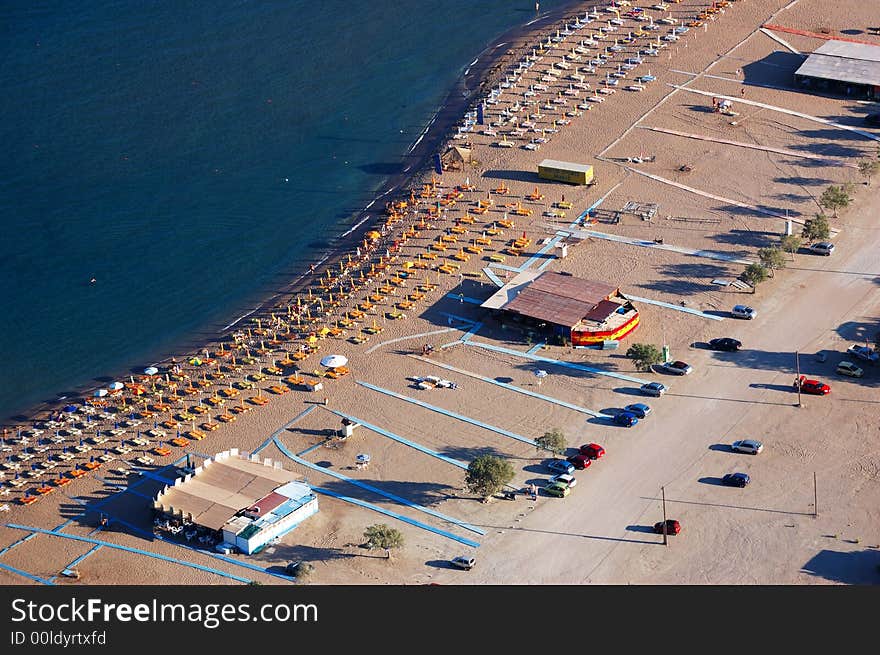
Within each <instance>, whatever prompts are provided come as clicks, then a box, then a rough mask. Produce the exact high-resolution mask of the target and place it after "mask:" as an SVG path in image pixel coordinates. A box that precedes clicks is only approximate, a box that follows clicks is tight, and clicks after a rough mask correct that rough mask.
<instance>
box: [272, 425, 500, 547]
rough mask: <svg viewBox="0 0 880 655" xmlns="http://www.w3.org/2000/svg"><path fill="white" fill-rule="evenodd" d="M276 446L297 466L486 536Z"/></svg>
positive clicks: (278, 445)
mask: <svg viewBox="0 0 880 655" xmlns="http://www.w3.org/2000/svg"><path fill="white" fill-rule="evenodd" d="M275 445H276V446H277V447H278V450H280V451H281V452H282V453H284V454H285V455H287V456H288V457H289V458H290V459H292V460H293V461H294V462H296V463H297V464H302V465H303V466H305V467H307V468H310V469H312V470H313V471H317V472H318V473H323V474H325V475H329V476H331V477H334V478H336V479H337V480H344V481H345V482H348V483H350V484H353V485H355V486H356V487H360V488H361V489H366V490H367V491H372V492H373V493H375V494H378V495H379V496H384V497H385V498H388V499H389V500H394V501H396V502H398V503H400V504H401V505H405V506H406V507H410V508H412V509H415V510H417V511H419V512H424V513H425V514H429V515H430V516H433V517H435V518H438V519H441V520H443V521H446V522H447V523H452V524H453V525H457V526H459V527H460V528H464V529H465V530H470V531H471V532H476V533H477V534H484V532H483V531H482V530H480V528H477V527H474V526H472V525H469V524H467V523H465V522H464V521H459V520H458V519H456V518H453V517H451V516H446V515H445V514H441V513H440V512H438V511H435V510H433V509H431V508H429V507H424V506H422V505H419V504H417V503H414V502H412V501H411V500H407V499H406V498H403V497H402V496H398V495H397V494H392V493H389V492H387V491H383V490H382V489H379V488H378V487H374V486H373V485H371V484H367V483H366V482H361V481H360V480H356V479H355V478H350V477H348V476H347V475H342V473H337V472H336V471H332V470H330V469H325V468H322V467H320V466H318V465H317V464H312V463H311V462H309V461H306V460H304V459H301V458H300V457H297V456H296V455H294V454H293V453H292V452H290V450H288V449H287V447H286V446H285V445H284V444H283V443H281V441H279V440H278V439H275Z"/></svg>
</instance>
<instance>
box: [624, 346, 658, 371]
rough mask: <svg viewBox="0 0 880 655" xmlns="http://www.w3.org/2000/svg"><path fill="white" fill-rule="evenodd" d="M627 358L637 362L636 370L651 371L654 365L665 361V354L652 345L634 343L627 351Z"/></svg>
mask: <svg viewBox="0 0 880 655" xmlns="http://www.w3.org/2000/svg"><path fill="white" fill-rule="evenodd" d="M626 356H627V357H629V358H630V359H633V360H635V363H636V368H637V369H638V370H640V371H650V370H651V367H652V366H653V365H654V364H659V363H660V362H662V361H663V354H662V353H661V352H660V351H659V350H658V349H657V346H655V345H653V344H650V343H634V344H633V345H631V346H630V347H629V349H628V350H627V351H626Z"/></svg>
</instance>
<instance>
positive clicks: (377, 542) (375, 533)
mask: <svg viewBox="0 0 880 655" xmlns="http://www.w3.org/2000/svg"><path fill="white" fill-rule="evenodd" d="M364 538H365V539H366V540H367V548H369V549H370V550H376V549H377V548H384V549H385V557H389V558H390V557H391V549H392V548H400V547H401V546H403V534H401V532H400V530H398V529H397V528H392V527H390V526H388V525H385V524H384V523H374V524H373V525H371V526H369V527H368V528H367V529H366V530H364Z"/></svg>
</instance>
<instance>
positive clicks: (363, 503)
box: [312, 487, 480, 548]
mask: <svg viewBox="0 0 880 655" xmlns="http://www.w3.org/2000/svg"><path fill="white" fill-rule="evenodd" d="M312 491H314V492H316V493H319V494H326V495H327V496H332V497H333V498H338V499H339V500H343V501H345V502H347V503H352V504H353V505H358V506H359V507H364V508H366V509H371V510H373V511H374V512H379V513H380V514H384V515H385V516H390V517H392V518H395V519H397V520H398V521H403V522H404V523H408V524H409V525H414V526H416V527H417V528H421V529H422V530H427V531H428V532H433V533H434V534H439V535H441V536H443V537H446V538H447V539H452V540H453V541H457V542H458V543H460V544H465V545H466V546H472V547H473V548H478V547H479V546H480V544H479V543H477V542H476V541H471V540H470V539H467V538H466V537H459V536H458V535H457V534H452V533H451V532H446V531H445V530H441V529H439V528H435V527H434V526H432V525H428V524H427V523H420V522H419V521H416V520H413V519H411V518H409V517H407V516H403V515H402V514H397V513H396V512H392V511H390V510H387V509H385V508H384V507H379V506H378V505H373V504H372V503H368V502H366V501H363V500H358V499H357V498H351V497H350V496H343V495H342V494H338V493H336V492H335V491H330V490H329V489H324V488H322V487H312Z"/></svg>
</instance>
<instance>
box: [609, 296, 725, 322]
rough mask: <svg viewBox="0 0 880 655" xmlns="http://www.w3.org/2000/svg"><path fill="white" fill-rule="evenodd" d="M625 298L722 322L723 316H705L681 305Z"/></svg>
mask: <svg viewBox="0 0 880 655" xmlns="http://www.w3.org/2000/svg"><path fill="white" fill-rule="evenodd" d="M626 297H627V298H629V299H630V300H635V301H636V302H644V303H648V304H649V305H660V307H666V308H668V309H674V310H675V311H677V312H684V313H685V314H693V315H694V316H699V317H700V318H708V319H710V320H712V321H723V320H724V317H723V316H715V315H714V314H706V313H704V312H701V311H700V310H699V309H691V308H690V307H682V306H681V305H673V304H672V303H668V302H663V301H661V300H651V299H650V298H640V297H639V296H631V295H629V294H626Z"/></svg>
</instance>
